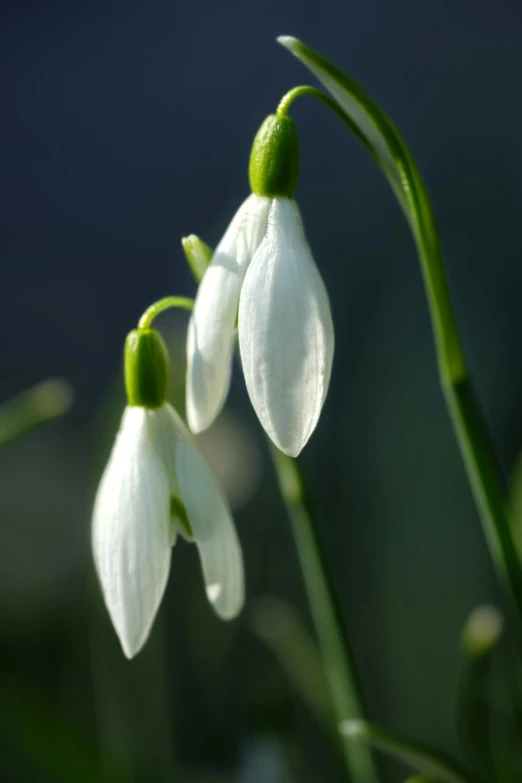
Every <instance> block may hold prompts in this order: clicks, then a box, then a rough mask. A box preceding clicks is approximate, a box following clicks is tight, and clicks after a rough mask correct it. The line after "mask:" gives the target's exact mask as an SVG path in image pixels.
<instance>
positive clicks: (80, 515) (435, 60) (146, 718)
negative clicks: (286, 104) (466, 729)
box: [0, 0, 522, 783]
mask: <svg viewBox="0 0 522 783" xmlns="http://www.w3.org/2000/svg"><path fill="white" fill-rule="evenodd" d="M521 23H522V8H521V6H520V3H517V2H514V1H513V2H510V0H497V2H496V3H495V4H494V7H492V6H491V3H489V2H486V1H485V0H474V1H473V2H471V0H457V1H456V2H448V1H446V0H430V2H425V3H418V2H414V0H397V2H395V3H388V2H386V0H366V2H365V3H361V2H351V3H350V2H346V1H345V0H327V2H326V3H322V4H319V3H317V2H311V0H301V1H300V2H298V0H278V2H271V1H270V0H266V2H265V3H263V4H260V3H255V4H254V3H251V2H239V0H229V2H226V3H215V2H212V1H211V0H199V2H194V3H189V2H183V0H178V1H176V0H170V2H169V1H168V0H163V1H160V0H148V2H137V1H136V0H126V2H123V1H122V0H106V2H92V1H91V2H76V3H69V2H64V1H62V2H50V1H49V2H36V1H35V0H33V2H30V1H29V0H16V2H14V1H13V2H9V1H8V0H6V2H4V4H3V5H2V10H1V11H0V61H1V72H0V102H1V105H2V122H1V125H0V150H1V153H0V154H1V158H2V164H1V169H2V176H1V183H0V224H1V228H0V269H1V277H0V324H1V335H2V336H1V337H0V346H1V363H0V400H7V399H8V398H10V397H11V396H13V395H14V394H16V393H17V392H19V391H21V390H23V389H25V388H27V387H30V386H31V385H32V384H34V383H37V382H38V381H40V380H42V379H44V378H46V377H49V376H60V377H64V378H66V379H67V380H68V381H69V382H70V383H71V384H72V386H73V388H74V390H75V404H74V406H73V408H72V410H71V411H70V412H69V414H68V415H67V416H66V417H64V418H62V419H60V421H57V422H55V423H53V424H50V425H48V426H46V427H45V428H41V429H40V430H39V431H37V432H35V433H33V434H31V435H27V436H26V437H25V438H24V439H23V440H19V441H17V442H15V443H13V444H11V445H10V446H9V448H5V449H3V450H2V452H1V453H0V762H1V765H2V770H3V772H2V779H3V780H6V781H28V782H30V781H44V782H45V781H49V782H50V783H53V782H54V781H104V782H105V781H122V782H123V783H127V781H128V782H129V783H134V782H136V783H140V782H141V781H160V782H161V781H187V782H189V783H207V782H208V783H210V782H212V781H214V782H216V783H217V782H218V781H223V782H225V781H227V782H228V781H234V782H235V781H237V782H238V783H258V781H259V782H260V781H273V782H274V783H278V782H279V781H280V782H281V783H283V782H285V783H286V782H287V781H299V782H301V781H304V782H305V783H307V782H308V781H310V783H315V782H317V781H337V780H339V781H342V780H344V777H343V772H342V766H341V764H340V756H339V754H338V751H337V749H336V747H335V743H334V742H333V741H332V739H331V737H330V735H329V730H328V729H327V728H325V726H324V723H323V722H322V721H321V718H320V715H321V709H322V708H321V705H323V706H324V707H325V709H326V710H327V709H328V705H327V704H326V706H325V702H327V694H326V692H325V691H324V690H322V688H321V682H320V677H318V678H317V680H316V679H314V678H315V675H316V674H317V672H316V671H315V669H314V661H313V655H311V657H310V660H309V661H307V662H305V663H303V666H304V667H305V669H304V670H303V671H302V672H301V673H302V674H303V678H304V680H305V681H306V682H308V683H310V682H312V681H313V682H314V688H315V692H314V698H315V699H316V700H317V704H316V707H317V710H316V711H315V713H314V709H313V708H311V704H310V703H307V701H306V699H303V695H302V693H301V692H300V690H301V689H300V687H299V683H296V681H295V679H296V678H295V677H294V678H292V677H291V676H290V677H289V671H288V670H289V669H290V673H291V670H292V660H293V659H294V668H295V667H297V668H298V669H299V667H300V666H301V664H300V663H298V662H297V660H295V655H296V647H295V644H296V638H298V637H299V634H301V633H307V634H311V633H312V626H311V623H310V618H309V615H308V610H307V605H306V600H305V597H304V591H303V585H302V581H301V576H300V572H299V568H298V564H297V560H296V555H295V551H294V548H293V543H292V539H291V535H290V532H289V526H288V522H287V519H286V517H285V513H284V510H283V508H282V504H281V501H280V499H279V496H278V491H277V487H276V484H275V480H274V476H273V474H272V470H271V466H270V463H269V461H268V459H267V455H266V452H265V446H264V441H263V437H262V434H261V432H260V429H259V426H258V425H257V422H256V420H255V417H254V414H253V412H252V410H251V408H250V406H249V402H248V398H247V395H246V391H245V388H244V383H243V380H242V378H241V375H240V373H239V371H238V370H237V368H236V371H235V373H234V381H233V387H232V393H231V396H230V399H229V404H228V406H227V409H226V411H225V413H224V414H223V416H222V417H221V418H220V419H219V420H218V422H217V423H216V424H215V426H214V427H213V428H212V429H211V430H210V431H209V432H208V433H207V434H206V435H205V436H204V437H203V438H201V441H200V445H201V447H202V449H203V451H204V453H205V455H206V456H207V458H208V459H209V461H210V462H211V464H212V465H213V467H214V469H215V471H216V473H217V475H218V476H219V479H220V481H221V483H222V485H223V487H224V488H225V490H226V491H227V493H228V496H229V499H230V502H231V504H232V506H233V509H234V514H235V518H236V520H237V525H238V530H239V534H240V538H241V540H242V543H243V546H244V554H245V560H246V569H247V572H246V573H247V588H248V602H247V605H246V608H245V611H244V613H243V614H242V616H241V617H240V618H239V619H238V620H237V621H235V622H234V623H230V624H225V623H221V622H220V621H219V620H217V619H216V617H215V616H214V614H213V613H212V611H211V609H210V608H209V606H208V604H207V602H206V599H205V596H204V590H203V584H202V579H201V575H200V572H199V563H198V561H197V555H196V553H195V551H193V548H191V547H189V546H186V545H185V544H184V543H183V542H181V543H180V544H179V545H177V546H176V548H175V550H174V552H173V559H172V571H171V577H170V581H169V584H168V589H167V593H166V597H165V600H164V602H163V604H162V608H161V611H160V614H159V616H158V620H157V622H156V624H155V626H154V630H153V633H152V635H151V638H150V640H149V643H148V644H147V646H146V647H145V649H144V651H143V652H142V653H141V654H140V655H139V656H138V658H137V659H136V660H134V661H132V662H130V663H129V662H128V661H127V660H125V659H124V657H123V655H122V653H121V650H120V647H119V644H118V641H117V638H116V636H115V634H114V632H113V630H112V628H111V627H110V624H109V621H108V619H107V617H106V613H105V611H104V609H103V607H102V605H101V599H100V596H99V593H98V588H97V585H96V581H95V578H94V575H93V566H92V560H91V553H90V540H89V526H90V514H91V507H92V501H93V495H94V492H95V489H96V485H97V482H98V480H99V477H100V475H101V471H102V470H103V466H104V462H105V460H106V458H107V455H108V450H109V449H110V446H111V443H112V440H113V438H114V435H115V432H116V429H117V427H118V423H119V417H120V416H121V410H122V406H123V404H124V395H123V388H122V381H121V353H122V342H123V339H124V337H125V334H126V333H127V331H128V330H129V329H131V328H132V327H133V326H134V325H135V324H136V321H137V319H138V317H139V315H140V314H141V312H142V311H143V310H144V309H145V307H146V306H147V305H148V304H149V303H150V302H152V301H153V300H155V299H157V298H159V297H161V296H164V295H166V294H169V293H171V294H182V295H187V296H193V295H194V294H195V284H194V282H193V280H192V277H191V274H190V271H189V270H188V267H187V265H186V263H185V261H184V258H183V255H182V252H181V246H180V239H181V237H182V236H183V235H186V234H190V233H197V234H199V235H200V236H201V237H202V238H203V239H204V240H205V241H206V242H208V243H209V244H211V245H213V246H214V245H215V244H216V243H217V241H218V240H219V238H220V236H221V234H222V233H223V232H224V229H225V228H226V226H227V224H228V221H229V220H230V218H231V216H232V214H233V212H234V211H235V210H236V209H237V207H238V205H239V203H240V201H241V200H242V199H243V198H245V196H246V195H247V193H248V181H247V164H248V156H249V149H250V145H251V142H252V139H253V136H254V134H255V132H256V130H257V128H258V126H259V124H260V123H261V121H262V120H263V119H264V117H265V116H266V115H267V114H268V113H270V112H272V111H273V110H274V109H275V107H276V105H277V103H278V101H279V99H280V97H281V96H282V95H283V93H284V92H285V91H286V90H287V89H289V88H291V87H292V86H294V85H296V84H300V83H307V82H310V78H309V76H308V74H307V72H306V71H305V70H304V69H303V67H302V66H301V65H300V64H299V63H298V62H297V61H295V60H294V59H293V58H292V57H291V56H290V55H289V54H288V53H287V52H285V51H284V50H283V49H282V48H281V47H279V46H278V45H277V44H276V43H275V37H276V36H277V35H278V34H282V33H285V34H292V35H295V36H297V37H299V38H301V39H302V40H304V41H305V42H307V43H308V44H309V45H311V46H313V47H314V48H316V49H317V50H319V51H320V52H322V53H323V54H325V55H326V56H327V57H329V58H330V59H332V60H334V61H335V62H336V63H337V64H338V65H340V66H341V67H343V68H345V69H346V70H348V71H350V73H352V74H353V75H354V76H355V77H356V78H358V79H359V80H360V81H361V82H362V83H363V84H364V85H365V86H366V87H367V88H368V89H369V90H370V92H371V93H372V94H373V95H374V97H375V98H376V99H377V100H378V101H379V102H380V103H381V104H382V105H383V107H384V108H385V109H386V110H387V111H388V112H389V114H390V115H391V117H392V118H393V120H394V121H395V123H396V124H397V125H398V127H399V129H400V130H401V131H402V133H403V135H404V136H405V138H406V141H407V142H408V144H409V145H410V147H411V149H412V152H413V154H414V156H415V157H416V159H417V162H418V164H419V167H420V169H421V172H422V173H423V175H424V178H425V180H426V182H427V185H428V189H429V191H430V193H431V196H432V199H433V204H434V209H435V213H436V216H437V220H438V225H439V228H440V232H441V238H442V244H443V249H444V253H445V259H446V264H447V271H448V276H449V279H450V284H451V289H452V294H453V297H454V302H455V307H456V313H457V320H458V323H459V325H460V327H461V329H462V334H463V340H464V344H465V348H466V352H467V356H468V358H469V362H470V367H471V370H472V373H473V376H474V379H475V382H476V386H477V390H478V394H479V397H480V399H481V402H482V405H483V409H484V413H485V416H486V418H487V421H488V424H489V426H490V429H491V433H492V437H493V440H494V444H495V448H496V451H497V454H498V456H499V459H500V461H501V464H502V467H503V469H504V471H505V473H506V475H509V474H510V472H511V471H512V467H513V464H514V462H515V460H516V458H517V456H518V453H519V451H520V450H521V449H522V372H521V368H522V358H521V354H520V334H521V330H522V308H521V306H520V297H521V290H522V264H521V251H520V248H521V246H522V221H521V220H520V215H521V214H522V152H521V149H522V146H521V141H520V137H521V134H520V127H521V126H522V99H521V97H520V96H521V89H520V88H521V79H522V24H521ZM292 115H293V117H294V118H295V119H296V121H297V124H298V131H299V134H300V141H301V154H302V164H301V175H300V180H299V185H298V190H297V194H296V197H297V199H298V202H299V205H300V208H301V211H302V214H303V217H304V220H305V225H306V230H307V234H308V238H309V241H310V244H311V247H312V250H313V252H314V255H315V258H316V261H317V263H318V265H319V267H320V269H321V272H322V275H323V277H324V279H325V282H326V285H327V288H328V290H329V293H330V297H331V302H332V308H333V315H334V322H335V327H336V336H337V349H336V350H337V353H336V358H335V362H334V370H333V378H332V384H331V388H330V392H329V395H328V399H327V402H326V405H325V408H324V411H323V414H322V418H321V421H320V426H319V427H318V429H317V430H316V433H315V434H314V436H313V438H312V439H311V441H310V443H309V445H308V446H307V448H306V450H305V453H304V463H305V467H306V470H307V473H308V475H309V477H310V480H311V482H312V484H313V493H314V499H315V502H316V505H317V507H318V509H319V512H320V515H321V518H322V520H323V522H324V530H325V536H326V546H327V551H328V554H329V557H330V562H331V566H332V569H333V571H334V574H335V579H336V582H337V585H338V587H339V590H340V592H341V595H342V599H343V606H344V612H345V620H346V623H347V626H348V628H349V632H350V635H351V638H352V642H353V647H354V652H355V657H356V659H357V662H358V665H359V668H360V672H361V678H362V683H363V690H364V694H365V698H366V701H367V704H368V712H369V715H370V717H371V718H372V719H373V720H375V721H377V722H379V723H381V724H384V725H387V726H388V727H390V728H392V729H394V730H396V731H399V732H401V733H405V734H410V735H412V736H415V737H416V738H418V739H421V740H424V741H428V742H431V743H437V744H439V745H440V746H441V747H443V748H445V749H446V750H448V751H450V752H453V753H455V754H457V755H458V754H459V749H458V747H457V741H456V733H455V725H454V723H455V721H454V709H453V705H454V698H455V684H456V678H457V671H458V666H459V636H460V633H461V629H462V627H463V624H464V623H465V620H466V618H467V616H468V615H469V613H470V611H471V610H472V609H473V608H474V607H475V606H477V605H478V604H480V603H484V602H493V603H496V604H498V605H500V606H501V605H502V596H500V595H498V594H497V588H496V581H495V579H494V576H493V573H492V569H491V566H490V561H489V556H488V554H487V551H486V547H485V543H484V540H483V537H482V533H481V530H480V524H479V521H478V517H477V513H476V511H475V509H474V506H473V503H472V500H471V496H470V491H469V488H468V484H467V481H466V478H465V475H464V471H463V467H462V464H461V459H460V456H459V453H458V451H457V447H456V445H455V441H454V437H453V434H452V431H451V428H450V424H449V420H448V416H447V413H446V410H445V407H444V403H443V399H442V396H441V393H440V390H439V387H438V380H437V374H436V366H435V357H434V349H433V343H432V337H431V331H430V324H429V320H428V314H427V309H426V305H425V301H424V293H423V288H422V282H421V278H420V273H419V269H418V264H417V260H416V256H415V251H414V247H413V244H412V240H411V237H410V235H409V232H408V228H407V226H406V223H405V221H404V218H403V216H402V214H401V212H400V210H399V208H398V206H397V204H396V202H395V200H394V198H393V195H392V193H391V191H390V190H389V188H388V186H387V184H386V182H385V181H384V178H383V177H382V175H381V174H380V173H379V171H378V170H377V169H376V168H375V167H374V165H373V164H372V162H371V161H370V159H369V157H368V156H367V155H366V153H365V152H364V150H363V149H362V148H361V147H360V146H359V145H358V144H357V142H356V141H355V140H354V139H353V138H351V137H350V135H349V134H347V132H346V129H345V128H344V126H342V125H341V124H340V123H338V122H337V120H336V119H335V118H334V117H333V116H331V115H330V114H329V113H327V112H326V110H325V109H324V108H323V107H322V106H321V105H319V104H318V103H316V102H313V101H311V100H301V101H298V102H297V103H296V104H294V107H293V111H292ZM159 323H160V324H161V326H162V329H163V331H164V334H165V336H166V338H167V341H168V344H169V348H170V349H171V353H172V379H171V387H172V388H171V395H170V396H171V400H172V401H174V402H175V404H176V405H177V406H178V407H179V408H180V410H181V411H182V412H183V381H184V339H185V329H186V314H183V313H179V314H169V315H166V316H162V320H161V321H160V322H159ZM298 646H299V645H298ZM274 649H275V650H276V654H275V653H274ZM285 660H286V665H285ZM282 664H283V665H282ZM307 665H309V666H310V667H311V668H310V671H306V666H307ZM312 669H314V671H312ZM300 671H301V670H300ZM501 687H502V683H501V682H500V685H499V688H501ZM312 701H313V699H312ZM312 706H313V705H312ZM318 715H319V718H318ZM383 769H384V770H385V772H386V775H387V777H386V780H387V781H390V782H391V783H392V782H393V781H399V780H403V779H404V777H405V770H404V769H403V768H400V767H398V766H397V765H394V764H390V763H388V762H384V761H383Z"/></svg>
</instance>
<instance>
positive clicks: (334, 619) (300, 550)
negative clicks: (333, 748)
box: [269, 442, 379, 783]
mask: <svg viewBox="0 0 522 783" xmlns="http://www.w3.org/2000/svg"><path fill="white" fill-rule="evenodd" d="M269 448H270V454H271V457H272V462H273V465H274V469H275V472H276V475H277V480H278V483H279V488H280V490H281V496H282V498H283V502H284V504H285V507H286V511H287V513H288V516H289V518H290V522H291V525H292V532H293V536H294V541H295V545H296V548H297V554H298V557H299V562H300V564H301V570H302V573H303V579H304V583H305V588H306V593H307V596H308V601H309V604H310V609H311V612H312V617H313V620H314V625H315V628H316V631H317V637H318V641H319V646H320V649H321V655H322V659H323V664H324V667H325V672H326V677H327V680H328V684H329V686H330V696H331V699H332V703H333V707H334V711H335V714H336V717H337V720H338V721H339V722H340V721H342V720H343V719H345V718H346V717H347V716H351V717H352V718H356V717H359V718H360V717H362V715H363V708H362V697H361V692H360V686H359V682H358V680H357V677H356V667H355V662H354V659H353V653H352V649H351V644H350V640H349V638H348V634H347V631H346V626H345V622H344V617H343V612H342V608H341V604H340V601H339V599H338V597H337V591H336V588H335V584H334V582H333V579H332V576H331V570H332V569H331V568H330V567H329V564H328V562H327V556H326V552H325V550H324V547H323V544H322V540H321V533H320V525H319V521H318V518H317V516H316V514H315V513H314V510H313V504H312V502H311V499H310V495H309V492H308V488H307V483H306V480H305V477H304V474H303V471H302V468H301V465H300V462H299V460H298V459H292V458H291V457H287V456H286V454H283V453H282V452H281V451H279V449H277V448H276V447H275V446H274V445H273V444H272V443H271V442H269ZM342 739H343V753H344V758H345V762H346V766H347V769H348V772H349V774H350V778H351V780H352V781H353V783H377V781H378V780H379V775H378V772H377V768H376V766H375V763H374V761H373V759H372V756H371V753H370V751H369V749H368V748H367V747H365V746H364V745H363V744H357V743H353V742H351V741H350V739H349V738H347V737H343V738H342Z"/></svg>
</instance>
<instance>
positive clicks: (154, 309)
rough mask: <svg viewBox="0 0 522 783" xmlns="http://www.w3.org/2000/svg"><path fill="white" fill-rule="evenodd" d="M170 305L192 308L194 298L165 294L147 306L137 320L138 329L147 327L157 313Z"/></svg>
mask: <svg viewBox="0 0 522 783" xmlns="http://www.w3.org/2000/svg"><path fill="white" fill-rule="evenodd" d="M170 307H181V308H182V309H183V310H192V309H193V307H194V300H193V299H189V297H187V296H166V297H165V298H164V299H159V300H158V301H157V302H154V304H151V306H150V307H147V309H146V310H145V312H144V313H143V315H142V316H141V318H140V320H139V321H138V329H149V328H150V326H151V324H152V322H153V320H154V319H155V318H156V316H157V315H159V314H160V313H162V312H163V310H168V309H169V308H170Z"/></svg>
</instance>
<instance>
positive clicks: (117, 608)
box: [92, 407, 171, 658]
mask: <svg viewBox="0 0 522 783" xmlns="http://www.w3.org/2000/svg"><path fill="white" fill-rule="evenodd" d="M154 415H155V414H154V411H147V410H145V409H144V408H140V407H129V408H127V409H126V411H125V413H124V416H123V419H122V424H121V428H120V432H119V433H118V436H117V439H116V443H115V444H114V447H113V450H112V454H111V456H110V459H109V462H108V464H107V467H106V469H105V472H104V474H103V477H102V480H101V483H100V487H99V489H98V494H97V496H96V501H95V505H94V513H93V528H92V545H93V552H94V560H95V564H96V569H97V572H98V576H99V579H100V583H101V587H102V591H103V596H104V599H105V603H106V605H107V609H108V611H109V614H110V616H111V619H112V622H113V625H114V627H115V629H116V632H117V634H118V636H119V638H120V642H121V645H122V647H123V651H124V653H125V655H126V656H127V657H128V658H132V656H133V655H136V653H137V652H138V651H139V650H140V648H141V647H142V646H143V644H144V643H145V641H146V639H147V637H148V635H149V632H150V629H151V626H152V623H153V621H154V618H155V616H156V612H157V610H158V607H159V604H160V602H161V599H162V596H163V593H164V590H165V586H166V583H167V579H168V575H169V568H170V553H171V550H170V544H169V516H170V502H169V487H168V480H167V475H166V472H165V468H164V467H163V463H162V461H161V458H160V456H159V455H158V453H157V451H156V450H155V448H154V445H153V439H152V437H151V427H150V418H151V417H154Z"/></svg>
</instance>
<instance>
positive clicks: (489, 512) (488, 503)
mask: <svg viewBox="0 0 522 783" xmlns="http://www.w3.org/2000/svg"><path fill="white" fill-rule="evenodd" d="M279 42H280V43H281V44H282V45H283V46H285V47H286V48H287V49H289V51H290V52H292V54H294V55H295V56H296V57H297V58H298V59H299V60H301V62H303V63H304V64H305V65H306V67H307V68H309V69H310V71H311V72H312V73H313V74H314V75H315V76H316V77H317V78H318V79H319V80H320V81H321V82H322V84H323V85H324V86H325V87H326V89H327V90H328V91H329V92H330V93H331V95H332V96H333V98H334V99H335V103H336V109H335V114H336V116H338V117H339V116H340V112H341V114H342V115H343V116H342V120H343V122H344V123H345V124H346V125H348V127H349V128H350V130H353V129H354V126H356V128H357V131H356V135H357V138H359V140H362V141H363V143H364V146H365V147H366V149H367V150H368V151H369V152H370V154H371V155H372V157H373V158H374V159H375V161H376V162H377V164H378V165H379V167H380V168H381V170H382V172H383V174H384V175H385V177H386V178H387V180H388V182H389V183H390V185H391V187H392V189H393V191H394V193H395V195H396V196H397V199H398V201H399V203H400V205H401V207H402V209H403V211H404V213H405V215H406V218H407V220H408V223H409V226H410V229H411V231H412V234H413V237H414V240H415V245H416V248H417V253H418V256H419V261H420V266H421V270H422V275H423V278H424V285H425V289H426V296H427V300H428V306H429V310H430V315H431V320H432V325H433V333H434V337H435V344H436V351H437V361H438V368H439V376H440V383H441V387H442V390H443V393H444V397H445V399H446V404H447V407H448V410H449V413H450V416H451V420H452V422H453V428H454V430H455V434H456V437H457V441H458V444H459V447H460V451H461V454H462V457H463V461H464V464H465V467H466V470H467V474H468V479H469V482H470V485H471V489H472V492H473V496H474V499H475V503H476V505H477V508H478V510H479V513H480V517H481V521H482V526H483V529H484V533H485V536H486V540H487V543H488V546H489V549H490V552H491V556H492V559H493V561H494V563H495V565H496V568H497V571H498V573H499V574H500V577H501V580H502V581H503V582H504V584H505V585H506V586H507V590H508V593H509V595H510V597H511V599H512V604H513V606H514V607H515V609H516V611H517V613H518V615H519V618H520V619H521V620H522V569H521V563H520V560H519V557H518V554H517V550H516V547H515V543H514V540H513V536H512V531H511V528H510V521H509V517H508V511H507V508H506V491H505V485H504V478H503V476H502V473H501V471H500V470H499V467H498V465H497V461H496V457H495V454H494V452H493V449H492V448H491V444H490V441H489V435H488V431H487V428H486V426H485V424H484V422H483V420H482V416H481V413H480V407H479V405H478V402H477V399H476V397H475V393H474V390H473V388H472V384H471V380H470V377H469V373H468V368H467V365H466V361H465V358H464V353H463V350H462V346H461V341H460V336H459V333H458V329H457V325H456V321H455V316H454V312H453V306H452V303H451V297H450V293H449V287H448V283H447V279H446V273H445V271H444V264H443V260H442V254H441V250H440V244H439V237H438V233H437V229H436V226H435V220H434V217H433V212H432V209H431V204H430V200H429V197H428V194H427V191H426V188H425V186H424V183H423V182H422V178H421V176H420V173H419V171H418V169H417V166H416V165H415V162H414V160H413V158H412V156H411V154H410V151H409V149H408V147H407V146H406V144H405V142H404V141H403V139H402V137H401V136H400V134H399V132H398V131H397V129H396V128H395V126H394V125H393V123H392V122H391V120H390V119H389V118H388V117H387V115H386V114H385V113H384V112H383V111H382V109H381V108H380V106H379V105H378V104H377V103H376V102H375V101H374V100H373V98H372V97H371V96H370V95H368V93H367V92H366V91H365V90H364V89H363V88H362V87H361V86H360V85H359V84H358V82H356V81H355V79H353V78H352V77H351V76H349V75H348V74H347V73H345V72H344V71H342V70H341V69H340V68H338V67H337V66H336V65H334V64H333V63H331V62H329V61H328V60H327V59H326V58H324V57H322V55H320V54H318V53H317V52H315V51H314V50H313V49H310V47H308V46H306V45H305V44H303V43H302V42H301V41H298V40H297V39H295V38H290V37H288V36H285V37H282V38H280V39H279ZM303 94H304V93H303ZM307 94H310V95H312V96H313V97H319V96H317V95H316V94H315V93H307ZM321 100H322V99H321ZM323 103H324V101H323ZM327 105H329V104H327Z"/></svg>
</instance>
